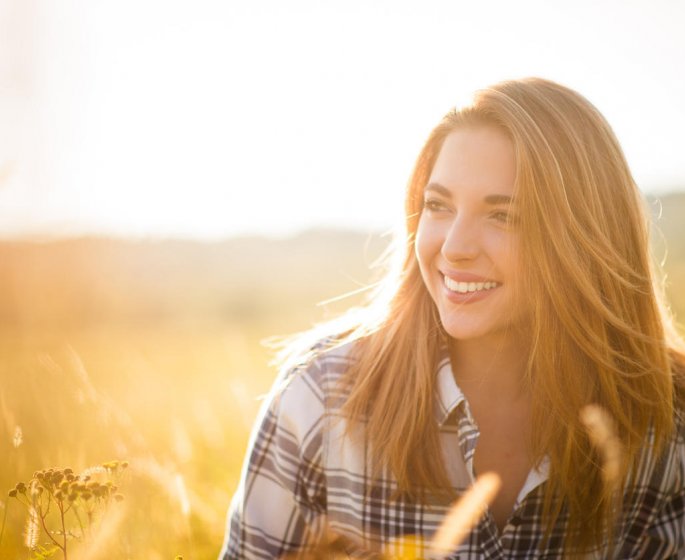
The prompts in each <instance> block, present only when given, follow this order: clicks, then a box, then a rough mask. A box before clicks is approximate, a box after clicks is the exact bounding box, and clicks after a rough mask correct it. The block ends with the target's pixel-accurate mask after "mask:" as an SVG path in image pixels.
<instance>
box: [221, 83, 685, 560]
mask: <svg viewBox="0 0 685 560" xmlns="http://www.w3.org/2000/svg"><path fill="white" fill-rule="evenodd" d="M406 226H407V231H406V236H405V238H404V239H403V240H402V242H401V243H400V244H398V247H399V251H401V254H400V256H401V257H402V260H401V262H402V266H401V268H400V269H399V270H397V271H394V272H392V273H391V274H390V275H389V278H388V283H387V285H386V288H387V290H386V291H385V292H379V293H378V294H377V296H376V297H375V298H373V299H372V300H371V302H370V303H369V306H368V307H367V309H366V310H365V311H366V314H365V315H363V316H362V318H361V319H360V317H359V315H358V314H355V315H349V316H348V317H347V318H346V319H345V320H343V321H342V322H337V323H336V324H335V325H333V326H329V327H330V328H329V329H328V332H324V331H325V329H322V330H318V331H316V332H315V333H314V334H315V335H316V336H319V337H320V340H319V341H318V342H317V343H316V344H314V345H312V346H311V347H309V349H308V351H306V352H299V353H297V354H296V355H295V357H294V358H293V357H291V359H290V360H289V361H288V364H287V365H286V366H285V367H284V368H283V373H282V375H281V376H280V377H279V379H278V381H277V382H276V384H275V385H274V389H273V391H272V395H271V398H270V399H269V400H268V401H267V402H266V403H265V406H264V409H263V412H262V414H261V418H260V420H259V422H258V425H257V428H256V430H255V432H254V435H253V439H252V443H251V447H250V450H249V452H248V457H247V460H246V466H245V469H244V473H243V480H242V482H241V485H240V488H239V489H238V492H237V493H236V495H235V498H234V501H233V503H232V506H231V510H230V514H229V523H228V528H227V533H226V542H225V544H224V548H223V551H222V558H224V559H233V558H279V557H283V556H285V555H290V554H301V555H306V554H307V551H310V550H311V549H312V547H314V546H316V545H317V544H318V543H320V542H321V541H322V540H323V539H325V536H326V535H329V534H330V533H331V532H333V533H335V534H336V535H338V536H339V537H340V538H341V541H339V542H342V543H343V544H342V545H340V546H342V547H343V548H344V549H345V550H346V552H348V553H349V554H352V555H353V556H354V555H362V556H364V555H365V554H367V553H368V554H369V555H370V557H372V556H371V555H373V554H376V555H379V554H380V555H385V556H396V555H400V556H401V555H410V557H411V558H415V557H417V556H418V557H424V556H427V555H428V554H429V553H428V550H427V547H428V544H427V543H428V542H429V540H430V539H431V538H432V536H433V535H434V534H435V532H436V529H437V528H438V526H439V525H440V523H441V522H442V520H443V519H444V517H445V515H446V513H447V511H448V507H449V504H450V502H451V501H452V500H454V499H455V498H457V497H459V496H460V495H462V494H463V493H464V492H465V491H466V490H467V489H468V488H469V487H471V486H472V485H473V483H474V481H475V480H476V477H477V476H479V475H482V474H483V473H485V472H494V473H496V475H497V476H498V478H499V479H500V481H501V489H500V491H499V493H498V494H497V496H496V497H495V498H494V500H493V501H492V503H491V504H490V506H489V508H488V510H487V511H486V513H485V515H484V516H483V517H482V519H480V521H479V522H478V524H477V525H476V526H475V527H474V528H473V530H471V531H470V533H469V534H468V536H467V537H466V538H465V540H463V541H462V542H461V543H460V544H458V545H455V548H454V550H453V551H452V557H454V558H457V557H458V558H469V559H475V558H510V557H512V558H513V557H517V558H530V557H553V558H556V557H561V556H567V555H575V554H592V555H594V557H607V556H613V555H615V557H618V558H646V557H648V558H672V557H681V556H682V555H684V554H685V443H684V438H685V417H684V408H685V402H684V400H685V396H684V394H685V391H684V388H685V381H684V376H685V353H683V344H682V340H680V339H679V338H678V337H677V336H676V335H675V334H674V333H675V331H674V329H673V327H672V322H671V319H670V317H669V316H668V314H667V313H666V311H665V309H666V307H665V306H664V304H663V301H662V298H661V295H660V293H661V292H660V289H659V286H658V284H657V282H656V281H655V278H656V276H655V275H654V273H653V270H652V267H651V265H650V262H651V261H650V256H649V252H648V236H647V232H648V227H647V223H646V219H645V217H644V215H643V209H642V199H641V197H640V194H639V191H638V190H637V187H636V185H635V183H634V181H633V179H632V177H631V175H630V172H629V170H628V166H627V163H626V161H625V159H624V157H623V154H622V152H621V149H620V147H619V145H618V142H617V141H616V138H615V137H614V135H613V132H612V131H611V129H610V127H609V125H608V124H607V123H606V121H605V120H604V118H603V117H602V116H601V115H600V114H599V112H598V111H597V110H596V109H595V108H594V107H593V106H592V105H591V104H590V103H589V102H588V101H587V100H586V99H585V98H583V97H582V96H580V95H579V94H578V93H576V92H574V91H572V90H570V89H568V88H566V87H563V86H560V85H558V84H555V83H553V82H549V81H546V80H541V79H526V80H516V81H508V82H503V83H500V84H496V85H494V86H492V87H490V88H487V89H483V90H481V91H479V92H477V93H476V94H475V96H474V98H473V101H472V102H471V103H470V104H468V105H466V106H464V107H462V108H460V109H458V110H454V111H452V112H450V113H449V114H448V115H446V116H445V118H444V119H443V120H442V122H440V123H439V124H438V126H437V127H436V128H435V129H434V130H433V131H432V133H431V135H430V136H429V138H428V140H427V142H426V144H425V146H424V148H423V150H422V151H421V153H420V154H419V158H418V160H417V163H416V166H415V169H414V173H413V175H412V177H411V180H410V182H409V186H408V191H407V195H406ZM589 405H593V406H594V407H595V408H588V406H589ZM588 410H591V411H601V412H599V413H598V414H599V417H601V418H609V420H607V421H605V425H604V427H605V428H606V430H605V432H607V433H609V435H610V437H609V436H607V437H608V439H609V440H610V445H609V448H610V449H611V450H612V453H610V454H606V453H604V452H603V449H601V448H599V449H598V448H597V447H596V444H597V442H598V441H606V440H607V437H605V438H604V439H602V438H598V436H597V433H598V432H597V429H596V425H595V424H596V423H595V424H592V422H590V424H591V425H592V426H594V428H593V430H591V431H590V432H589V433H588V431H587V430H586V425H585V424H584V421H585V422H589V421H588V418H590V416H588V414H587V411H588ZM583 411H585V412H583ZM596 417H597V414H595V415H594V416H592V417H591V418H590V420H592V418H596ZM592 421H593V422H594V420H592ZM612 426H613V428H614V429H612ZM607 457H609V459H610V460H611V464H610V465H609V463H608V461H609V459H607ZM609 467H611V468H609ZM408 536H410V537H411V539H410V542H411V551H410V550H409V548H408V547H407V542H409V541H408V540H407V537H408ZM355 557H356V556H355ZM373 557H379V556H373Z"/></svg>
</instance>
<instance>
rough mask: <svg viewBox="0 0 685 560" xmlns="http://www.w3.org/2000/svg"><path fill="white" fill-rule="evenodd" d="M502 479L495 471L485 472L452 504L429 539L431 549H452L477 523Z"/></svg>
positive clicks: (448, 550) (435, 551)
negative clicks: (430, 539)
mask: <svg viewBox="0 0 685 560" xmlns="http://www.w3.org/2000/svg"><path fill="white" fill-rule="evenodd" d="M501 486H502V480H501V479H500V477H499V476H498V475H496V474H495V473H485V474H483V475H481V476H479V477H478V479H476V482H474V484H473V486H472V487H471V488H470V489H469V490H468V491H467V492H466V493H465V494H464V495H463V496H462V497H461V498H460V499H459V500H458V501H457V502H456V503H455V504H454V505H453V506H452V508H451V509H450V512H449V513H448V514H447V516H446V517H445V519H444V520H443V522H442V524H441V525H440V527H439V528H438V530H437V531H436V533H435V535H434V536H433V539H432V541H431V550H432V551H433V552H434V553H437V554H447V553H449V552H451V551H452V550H454V549H455V548H456V547H457V546H459V544H460V543H461V542H462V541H463V540H464V538H465V537H466V536H467V535H468V534H469V532H470V531H471V529H472V528H473V526H474V525H475V524H476V523H478V520H479V519H480V518H481V516H482V515H483V513H484V512H485V510H486V509H487V507H488V505H489V504H491V503H492V500H494V499H495V496H496V495H497V492H499V489H500V487H501Z"/></svg>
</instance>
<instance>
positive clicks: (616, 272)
mask: <svg viewBox="0 0 685 560" xmlns="http://www.w3.org/2000/svg"><path fill="white" fill-rule="evenodd" d="M474 124H475V125H478V124H483V125H489V126H496V127H498V128H499V129H500V130H502V131H503V132H504V133H505V134H507V135H508V137H509V138H510V139H511V141H512V142H513V145H514V148H515V153H516V164H517V176H516V181H515V191H516V192H515V197H516V201H517V214H518V215H519V216H520V218H519V222H518V225H517V228H518V231H519V234H520V236H521V237H520V238H521V240H522V242H521V247H522V251H523V255H522V263H523V266H522V267H521V269H522V274H523V278H522V279H521V281H520V285H522V286H525V287H526V288H525V289H526V294H525V300H526V301H527V302H528V305H529V306H530V313H531V316H532V321H531V327H530V333H529V335H530V346H531V351H530V355H529V360H528V368H527V376H528V382H529V384H530V387H531V391H532V397H533V398H532V402H533V411H532V418H533V421H532V451H533V459H534V461H535V462H540V461H541V460H542V459H543V458H544V457H548V458H549V461H550V471H549V480H548V486H547V489H546V494H545V500H546V501H545V507H544V518H545V521H546V525H547V529H548V531H549V530H551V527H552V525H553V524H554V522H555V520H556V519H557V518H558V517H559V515H560V513H561V511H562V508H566V511H567V513H568V532H567V535H566V547H567V548H568V549H577V550H580V551H582V550H585V549H588V548H591V547H592V546H593V545H595V544H599V543H600V542H601V541H602V539H603V538H605V535H606V531H607V530H608V529H609V527H608V525H609V524H610V520H611V516H612V503H613V502H612V500H611V496H609V495H608V494H607V492H606V491H604V489H603V488H604V487H603V485H602V478H601V469H600V466H599V461H598V459H597V456H596V454H595V452H594V451H593V449H592V446H591V444H590V441H589V439H588V437H587V434H586V432H585V430H584V427H583V425H582V423H581V421H580V418H579V411H580V410H581V409H582V408H583V407H584V406H585V405H587V404H589V403H596V404H598V405H600V406H601V407H603V408H604V409H605V410H606V411H607V412H608V413H609V414H610V415H611V416H612V417H613V418H614V420H615V422H616V428H617V433H618V434H619V437H620V440H621V442H622V444H623V448H624V458H625V461H624V462H625V465H626V468H625V470H624V472H623V473H622V475H621V476H622V479H621V483H622V486H623V485H625V484H626V481H627V480H629V472H630V467H632V466H634V463H635V462H636V461H637V457H638V453H639V451H640V449H641V448H642V447H643V446H644V445H645V442H648V441H652V442H653V445H654V452H655V453H656V452H658V451H659V449H660V448H661V446H662V445H663V444H664V442H665V441H666V438H668V437H669V436H670V434H671V432H672V430H673V422H674V421H673V418H674V410H675V407H676V406H677V403H676V390H675V386H676V383H674V377H675V374H674V371H675V370H677V369H682V367H681V366H682V364H683V363H685V361H684V360H683V354H682V351H681V350H676V347H677V346H679V344H680V342H679V340H678V338H677V336H676V335H675V330H674V329H673V328H672V322H671V320H670V318H669V315H668V313H667V312H666V311H665V309H666V308H665V306H664V305H663V298H662V295H661V290H660V289H659V283H658V281H657V279H656V276H655V274H654V270H653V267H652V263H651V259H650V256H649V241H648V223H647V220H646V217H645V215H644V209H643V201H642V198H641V196H640V193H639V191H638V189H637V187H636V185H635V182H634V180H633V178H632V177H631V174H630V171H629V169H628V165H627V163H626V161H625V158H624V156H623V153H622V151H621V148H620V146H619V144H618V142H617V140H616V138H615V136H614V134H613V132H612V130H611V128H610V126H609V125H608V124H607V122H606V121H605V119H604V118H603V117H602V115H601V114H600V113H599V112H598V111H597V109H595V107H594V106H593V105H592V104H590V102H588V101H587V100H586V99H585V98H584V97H582V96H581V95H579V94H578V93H576V92H574V91H572V90H570V89H568V88H566V87H563V86H561V85H558V84H556V83H553V82H550V81H546V80H542V79H537V78H530V79H524V80H513V81H506V82H502V83H499V84H496V85H494V86H492V87H489V88H487V89H483V90H481V91H479V92H477V93H476V95H475V96H474V98H473V101H472V103H471V104H469V105H468V106H466V107H462V108H459V109H455V110H453V111H451V112H450V113H448V114H447V115H446V116H445V117H444V119H443V120H442V121H441V122H440V123H439V124H438V126H437V127H436V128H435V129H434V130H433V131H432V133H431V134H430V136H429V138H428V140H427V142H426V143H425V145H424V147H423V149H422V150H421V153H420V154H419V157H418V160H417V162H416V165H415V168H414V172H413V174H412V176H411V179H410V181H409V184H408V189H407V194H406V237H405V243H403V244H402V246H401V247H400V250H401V251H402V255H403V259H402V262H403V265H402V267H401V270H400V271H399V272H398V273H397V274H396V275H395V276H394V277H393V281H394V288H393V294H392V297H390V298H389V300H388V302H387V303H386V304H384V306H383V308H382V312H381V313H380V315H377V316H376V319H375V320H371V321H367V322H363V323H360V324H357V325H354V326H353V327H352V328H350V329H349V330H348V331H347V334H346V336H345V337H344V340H350V339H357V344H356V345H355V352H356V353H355V357H356V361H355V365H354V366H353V367H351V368H350V370H349V371H348V372H347V374H346V376H345V377H344V380H343V383H344V384H345V385H346V387H347V390H349V398H348V400H347V402H346V404H345V407H344V412H345V413H346V416H347V418H348V419H349V423H350V425H351V426H356V425H358V424H359V423H360V421H361V420H362V419H364V426H365V434H366V437H367V438H368V441H369V442H370V445H371V452H372V453H373V456H374V457H375V461H376V464H377V465H378V466H379V468H389V469H390V470H391V472H392V473H393V474H394V476H395V477H396V479H397V482H398V486H399V488H400V490H401V491H403V492H408V493H410V494H412V493H415V492H416V491H417V489H431V490H441V489H442V490H444V489H446V488H449V481H448V478H447V475H446V470H445V466H444V465H443V463H442V461H441V460H439V459H438V458H441V457H442V453H441V448H440V441H439V437H438V427H437V424H436V422H435V420H434V417H433V407H434V402H435V399H436V385H435V372H436V360H437V356H438V353H439V349H440V346H441V345H442V344H444V340H445V339H446V333H445V332H444V331H443V329H442V327H441V325H440V320H439V317H438V315H437V312H436V308H435V306H434V304H433V302H432V300H431V298H430V295H429V294H428V292H427V290H426V288H425V286H424V283H423V281H422V279H421V275H420V272H419V268H418V264H417V260H416V256H415V252H414V238H415V234H416V230H417V226H418V220H419V217H420V214H421V211H422V200H423V189H424V187H425V185H426V183H427V181H428V178H429V176H430V173H431V170H432V167H433V165H434V163H435V160H436V158H437V155H438V153H439V151H440V149H441V146H442V143H443V141H444V139H445V138H446V136H447V135H448V134H449V133H450V132H452V131H453V130H455V128H457V127H460V126H465V125H474ZM676 366H677V367H676ZM399 376H402V377H401V379H399V378H398V377H399ZM679 398H680V397H679ZM650 434H651V435H652V439H651V440H650Z"/></svg>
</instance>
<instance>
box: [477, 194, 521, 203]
mask: <svg viewBox="0 0 685 560" xmlns="http://www.w3.org/2000/svg"><path fill="white" fill-rule="evenodd" d="M483 200H484V201H485V202H486V203H487V204H491V205H493V206H495V205H498V204H512V203H513V202H514V199H513V198H512V197H511V196H509V195H507V194H489V195H487V196H486V197H484V198H483Z"/></svg>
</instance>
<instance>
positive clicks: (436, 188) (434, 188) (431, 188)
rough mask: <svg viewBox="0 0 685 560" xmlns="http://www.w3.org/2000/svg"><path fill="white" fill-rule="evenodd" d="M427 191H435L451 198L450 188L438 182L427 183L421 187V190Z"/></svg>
mask: <svg viewBox="0 0 685 560" xmlns="http://www.w3.org/2000/svg"><path fill="white" fill-rule="evenodd" d="M427 191H435V192H437V193H438V194H441V195H442V196H444V197H446V198H452V193H451V192H450V190H449V189H448V188H447V187H443V186H442V185H441V184H440V183H428V184H427V185H426V188H425V189H423V192H427Z"/></svg>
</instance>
